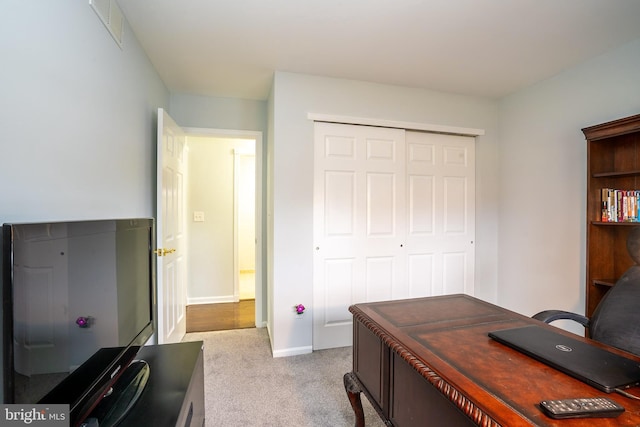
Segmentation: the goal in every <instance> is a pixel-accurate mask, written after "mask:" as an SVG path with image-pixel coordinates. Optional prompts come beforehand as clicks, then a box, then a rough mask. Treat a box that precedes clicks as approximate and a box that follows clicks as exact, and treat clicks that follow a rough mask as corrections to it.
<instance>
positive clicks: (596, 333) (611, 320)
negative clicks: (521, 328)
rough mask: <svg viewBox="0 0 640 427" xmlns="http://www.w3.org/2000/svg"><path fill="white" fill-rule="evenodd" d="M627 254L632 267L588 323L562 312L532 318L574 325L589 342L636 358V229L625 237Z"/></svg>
mask: <svg viewBox="0 0 640 427" xmlns="http://www.w3.org/2000/svg"><path fill="white" fill-rule="evenodd" d="M627 250H628V251H629V255H631V258H632V259H633V261H634V262H635V263H636V265H634V266H632V267H631V268H629V269H628V270H627V271H626V272H625V273H624V274H623V275H622V277H621V278H620V279H619V280H618V281H617V282H616V284H615V286H613V287H612V288H611V289H610V290H609V291H608V292H607V293H606V294H605V296H604V297H603V298H602V300H600V303H599V304H598V306H597V307H596V309H595V311H594V312H593V315H592V316H591V318H590V319H589V318H587V317H585V316H582V315H580V314H576V313H571V312H568V311H562V310H545V311H541V312H540V313H538V314H536V315H534V316H533V318H534V319H538V320H541V321H543V322H545V323H551V322H553V321H555V320H560V319H568V320H573V321H576V322H578V323H580V324H581V325H582V326H584V327H585V328H586V329H587V331H588V332H589V337H590V338H592V339H594V340H596V341H600V342H602V343H604V344H607V345H610V346H613V347H617V348H619V349H621V350H625V351H628V352H630V353H633V354H636V355H639V356H640V227H634V229H633V230H632V231H631V232H630V233H629V236H628V237H627Z"/></svg>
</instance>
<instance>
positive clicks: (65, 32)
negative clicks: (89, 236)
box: [0, 0, 169, 222]
mask: <svg viewBox="0 0 640 427" xmlns="http://www.w3.org/2000/svg"><path fill="white" fill-rule="evenodd" d="M3 5H4V6H5V7H4V8H3V10H4V11H5V14H4V16H5V20H4V23H3V25H2V26H0V56H1V57H2V66H1V67H0V81H2V82H3V83H2V86H3V89H2V96H0V117H2V119H0V120H1V123H2V126H1V128H2V138H1V139H0V144H1V150H0V153H1V156H2V159H3V162H2V168H1V169H0V177H1V179H0V197H1V200H2V202H1V203H0V221H2V222H7V221H24V220H40V219H46V220H54V219H71V218H74V219H75V218H82V219H84V218H103V217H123V216H152V215H153V213H154V191H155V190H154V185H155V184H154V182H155V181H154V177H155V160H154V159H155V128H154V127H155V124H154V123H155V115H156V113H155V111H156V109H157V107H160V106H167V104H168V101H169V94H168V91H167V89H166V88H165V86H164V84H163V83H162V81H161V80H160V78H159V76H158V74H157V73H156V71H155V70H154V68H153V67H152V65H151V63H150V62H149V61H148V59H147V57H146V55H145V54H144V52H143V51H142V49H141V47H140V45H139V44H138V42H137V40H136V39H135V38H134V37H133V34H132V32H131V31H130V30H129V28H128V27H125V37H124V48H123V49H122V50H121V49H120V48H119V47H118V46H117V45H116V43H115V42H114V40H113V39H112V37H111V35H110V34H109V33H108V32H107V30H106V29H105V27H104V25H103V24H102V22H101V21H100V19H99V18H98V16H97V15H96V14H95V12H94V11H93V9H92V8H91V7H90V6H89V2H88V1H76V0H57V1H55V2H49V1H36V2H24V1H20V0H9V1H5V2H4V4H3Z"/></svg>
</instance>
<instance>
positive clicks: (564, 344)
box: [489, 325, 640, 393]
mask: <svg viewBox="0 0 640 427" xmlns="http://www.w3.org/2000/svg"><path fill="white" fill-rule="evenodd" d="M489 336H490V337H491V338H493V339H494V340H496V341H498V342H500V343H502V344H505V345H507V346H509V347H511V348H513V349H515V350H518V351H520V352H522V353H524V354H526V355H528V356H530V357H533V358H534V359H537V360H539V361H540V362H542V363H545V364H547V365H549V366H551V367H553V368H555V369H558V370H559V371H561V372H564V373H565V374H568V375H571V376H573V377H575V378H577V379H579V380H581V381H584V382H585V383H587V384H589V385H591V386H593V387H596V388H597V389H599V390H602V391H604V392H607V393H611V392H612V391H614V390H615V389H616V388H620V389H622V388H628V387H631V386H634V385H637V384H640V363H638V362H637V361H635V360H632V359H629V358H626V357H623V356H620V355H618V354H615V353H611V352H609V351H607V350H605V349H602V348H600V347H596V346H594V345H591V344H588V343H586V342H583V341H579V340H577V339H574V338H570V337H568V336H566V335H563V334H561V333H558V332H554V331H553V330H551V329H549V328H545V327H541V326H537V325H531V326H523V327H518V328H511V329H502V330H497V331H491V332H489Z"/></svg>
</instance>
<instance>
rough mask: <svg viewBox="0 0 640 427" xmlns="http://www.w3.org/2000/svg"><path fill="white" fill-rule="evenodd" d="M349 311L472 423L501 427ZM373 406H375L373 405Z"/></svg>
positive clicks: (379, 330)
mask: <svg viewBox="0 0 640 427" xmlns="http://www.w3.org/2000/svg"><path fill="white" fill-rule="evenodd" d="M349 311H350V312H351V313H352V314H353V320H354V321H356V320H357V321H359V322H360V323H362V324H363V325H364V326H365V327H366V328H367V329H369V330H370V331H371V332H373V333H374V334H375V335H376V336H377V337H379V338H380V339H381V340H382V342H384V343H385V344H386V345H387V346H388V347H389V348H390V349H391V350H392V351H394V352H395V353H397V354H398V355H399V356H400V357H401V358H402V359H403V360H405V361H406V362H407V363H409V365H410V366H411V367H412V368H413V369H415V370H416V371H418V372H419V373H420V375H422V377H424V378H426V379H427V381H429V382H430V383H431V384H432V385H433V386H434V387H436V389H438V391H439V392H440V393H442V394H443V395H444V396H445V397H446V398H447V399H448V400H449V401H450V402H451V403H453V404H454V405H455V406H456V407H457V408H458V409H460V410H461V411H462V412H463V413H464V414H465V415H466V416H467V417H469V418H471V419H472V420H473V422H475V423H476V424H477V425H479V426H482V427H501V425H500V424H499V423H498V422H497V421H495V420H494V419H493V418H491V417H490V416H489V415H487V414H485V413H484V412H483V411H482V410H481V409H480V408H478V407H477V406H476V405H475V404H474V403H473V402H471V401H470V400H469V399H467V397H466V396H464V395H463V394H462V393H460V391H458V390H457V389H456V388H455V387H453V386H452V385H451V384H449V383H447V382H446V381H445V380H444V379H442V378H441V377H440V376H439V375H438V373H437V372H435V371H434V370H432V369H431V368H430V367H428V366H427V365H425V364H424V363H422V361H420V360H419V359H418V358H416V357H415V356H413V355H412V354H411V352H410V351H408V350H407V349H405V348H404V347H403V346H401V345H400V344H398V342H397V341H395V340H394V339H393V337H391V336H390V335H389V334H388V333H387V332H386V331H384V330H383V329H382V328H380V327H379V326H378V325H377V324H376V323H374V322H372V321H371V320H369V317H368V316H366V315H365V314H364V313H362V312H361V311H360V310H359V309H358V308H357V307H355V306H351V307H349ZM374 406H375V405H374Z"/></svg>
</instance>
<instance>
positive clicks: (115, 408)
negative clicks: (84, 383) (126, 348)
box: [85, 360, 150, 427]
mask: <svg viewBox="0 0 640 427" xmlns="http://www.w3.org/2000/svg"><path fill="white" fill-rule="evenodd" d="M149 371H150V369H149V364H148V363H147V362H146V361H144V360H134V361H133V362H131V364H129V366H127V368H126V369H125V370H124V372H123V373H122V375H120V378H118V380H117V381H116V383H115V384H114V385H113V387H111V388H110V389H109V392H108V393H107V395H105V397H103V398H102V400H101V401H100V403H99V404H98V406H97V407H96V408H95V409H94V410H93V412H92V413H91V418H93V419H95V420H96V421H97V423H98V424H97V425H99V426H101V427H107V426H115V425H118V424H119V423H120V421H122V419H123V418H124V417H125V416H126V415H127V414H128V413H129V411H130V410H131V409H132V408H133V406H134V405H135V404H136V402H137V401H138V399H139V398H140V396H141V395H142V392H143V390H144V388H145V386H146V385H147V381H148V380H149ZM88 421H89V420H87V421H85V424H87V425H91V423H90V422H88Z"/></svg>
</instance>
